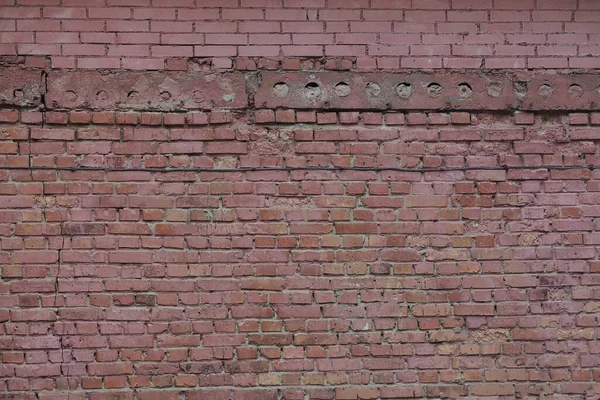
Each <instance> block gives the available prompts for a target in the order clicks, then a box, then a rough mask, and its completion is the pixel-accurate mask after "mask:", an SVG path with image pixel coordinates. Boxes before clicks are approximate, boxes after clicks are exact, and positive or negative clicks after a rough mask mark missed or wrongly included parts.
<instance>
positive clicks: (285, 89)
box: [273, 82, 290, 97]
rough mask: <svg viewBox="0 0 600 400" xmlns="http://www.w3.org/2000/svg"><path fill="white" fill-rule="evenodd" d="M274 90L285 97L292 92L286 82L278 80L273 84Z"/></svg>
mask: <svg viewBox="0 0 600 400" xmlns="http://www.w3.org/2000/svg"><path fill="white" fill-rule="evenodd" d="M273 92H275V94H276V95H277V96H279V97H284V96H286V95H287V94H288V93H289V92H290V87H289V86H288V84H287V83H285V82H277V83H276V84H275V85H273Z"/></svg>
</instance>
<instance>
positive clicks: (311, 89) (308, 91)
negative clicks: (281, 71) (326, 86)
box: [304, 82, 321, 100]
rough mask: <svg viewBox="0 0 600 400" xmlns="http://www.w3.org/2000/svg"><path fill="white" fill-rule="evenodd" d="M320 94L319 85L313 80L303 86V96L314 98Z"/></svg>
mask: <svg viewBox="0 0 600 400" xmlns="http://www.w3.org/2000/svg"><path fill="white" fill-rule="evenodd" d="M320 95H321V87H320V86H319V85H318V84H317V83H315V82H309V83H307V84H306V86H305V87H304V96H306V98H307V99H311V100H312V99H316V98H317V97H319V96H320Z"/></svg>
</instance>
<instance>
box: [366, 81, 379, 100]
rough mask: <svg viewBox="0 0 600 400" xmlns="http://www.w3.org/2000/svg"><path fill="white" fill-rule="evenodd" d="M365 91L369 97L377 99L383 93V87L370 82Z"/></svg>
mask: <svg viewBox="0 0 600 400" xmlns="http://www.w3.org/2000/svg"><path fill="white" fill-rule="evenodd" d="M365 90H366V91H367V94H368V95H369V96H371V97H377V96H379V94H380V93H381V86H379V84H377V83H375V82H369V83H367V88H366V89H365Z"/></svg>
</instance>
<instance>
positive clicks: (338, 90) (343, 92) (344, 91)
mask: <svg viewBox="0 0 600 400" xmlns="http://www.w3.org/2000/svg"><path fill="white" fill-rule="evenodd" d="M334 91H335V94H337V95H338V96H340V97H346V96H348V95H349V94H350V86H349V85H348V84H347V83H346V82H340V83H338V84H337V85H335V88H334Z"/></svg>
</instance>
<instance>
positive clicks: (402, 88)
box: [396, 82, 412, 99]
mask: <svg viewBox="0 0 600 400" xmlns="http://www.w3.org/2000/svg"><path fill="white" fill-rule="evenodd" d="M396 94H397V95H398V97H400V98H402V99H408V98H409V97H410V95H411V94H412V85H411V84H410V83H407V82H402V83H399V84H398V86H396Z"/></svg>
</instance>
